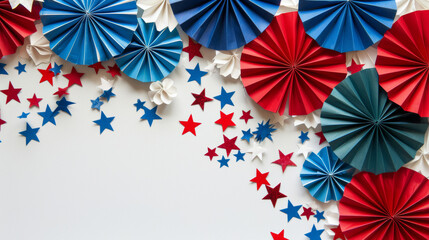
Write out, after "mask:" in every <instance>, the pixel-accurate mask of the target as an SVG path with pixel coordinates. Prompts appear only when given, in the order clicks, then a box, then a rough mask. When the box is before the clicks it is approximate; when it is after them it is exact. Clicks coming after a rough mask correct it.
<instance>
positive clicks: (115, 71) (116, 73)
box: [107, 64, 122, 77]
mask: <svg viewBox="0 0 429 240" xmlns="http://www.w3.org/2000/svg"><path fill="white" fill-rule="evenodd" d="M107 72H108V73H110V75H112V77H115V76H122V74H121V69H120V68H119V67H118V64H115V65H114V66H112V67H110V66H109V71H107Z"/></svg>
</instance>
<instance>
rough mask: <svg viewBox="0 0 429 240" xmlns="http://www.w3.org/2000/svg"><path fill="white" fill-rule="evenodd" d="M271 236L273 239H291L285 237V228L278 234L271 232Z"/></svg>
mask: <svg viewBox="0 0 429 240" xmlns="http://www.w3.org/2000/svg"><path fill="white" fill-rule="evenodd" d="M271 236H272V237H273V240H289V239H287V238H285V230H282V231H281V232H280V233H278V234H275V233H273V232H271Z"/></svg>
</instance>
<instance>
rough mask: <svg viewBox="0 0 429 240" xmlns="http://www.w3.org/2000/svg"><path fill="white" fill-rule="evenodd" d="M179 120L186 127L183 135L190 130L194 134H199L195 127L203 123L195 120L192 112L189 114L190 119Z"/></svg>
mask: <svg viewBox="0 0 429 240" xmlns="http://www.w3.org/2000/svg"><path fill="white" fill-rule="evenodd" d="M179 122H180V124H182V125H183V126H184V127H185V129H183V132H182V135H184V134H185V133H187V132H190V133H192V134H194V136H197V134H196V132H195V128H196V127H198V126H199V125H201V123H198V122H194V119H193V118H192V114H191V116H189V118H188V121H179Z"/></svg>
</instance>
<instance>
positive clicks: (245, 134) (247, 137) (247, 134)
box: [241, 128, 253, 142]
mask: <svg viewBox="0 0 429 240" xmlns="http://www.w3.org/2000/svg"><path fill="white" fill-rule="evenodd" d="M241 132H242V133H243V136H242V137H241V140H246V141H247V142H250V139H251V138H252V137H253V133H251V132H250V128H249V129H248V130H247V131H244V130H241Z"/></svg>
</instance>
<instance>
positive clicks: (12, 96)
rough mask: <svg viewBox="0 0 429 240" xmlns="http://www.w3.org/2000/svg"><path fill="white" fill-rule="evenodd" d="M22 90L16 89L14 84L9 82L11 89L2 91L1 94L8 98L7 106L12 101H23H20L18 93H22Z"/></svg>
mask: <svg viewBox="0 0 429 240" xmlns="http://www.w3.org/2000/svg"><path fill="white" fill-rule="evenodd" d="M21 89H22V88H14V87H13V85H12V82H9V88H8V89H5V90H1V92H2V93H4V94H5V95H6V96H7V99H6V104H8V103H9V102H10V101H12V100H15V101H17V102H19V103H20V102H21V101H20V100H19V97H18V93H19V92H21Z"/></svg>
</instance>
